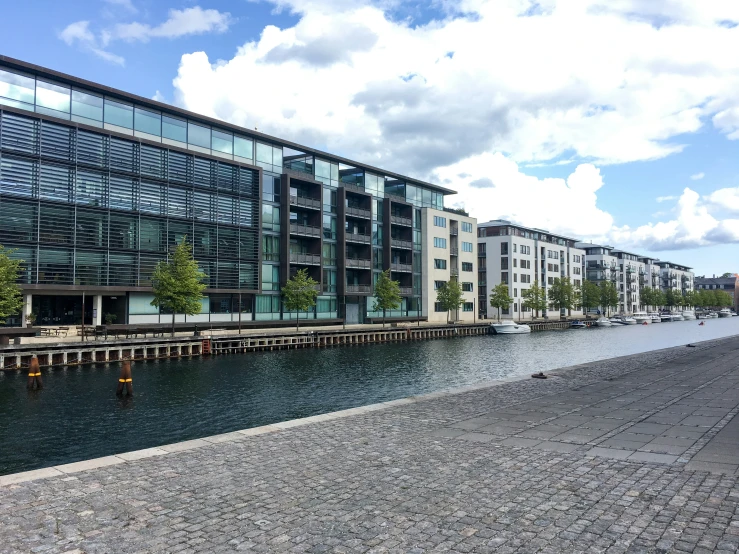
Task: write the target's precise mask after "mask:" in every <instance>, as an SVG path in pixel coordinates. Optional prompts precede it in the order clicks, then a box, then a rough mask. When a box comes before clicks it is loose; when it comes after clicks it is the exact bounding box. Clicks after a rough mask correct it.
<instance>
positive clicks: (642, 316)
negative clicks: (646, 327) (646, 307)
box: [634, 312, 652, 325]
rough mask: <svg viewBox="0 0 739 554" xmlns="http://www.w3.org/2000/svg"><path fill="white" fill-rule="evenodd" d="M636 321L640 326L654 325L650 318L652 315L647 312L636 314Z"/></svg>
mask: <svg viewBox="0 0 739 554" xmlns="http://www.w3.org/2000/svg"><path fill="white" fill-rule="evenodd" d="M634 319H635V320H636V322H637V323H639V324H640V325H641V324H642V323H652V318H651V317H650V315H649V314H648V313H647V312H636V313H635V314H634Z"/></svg>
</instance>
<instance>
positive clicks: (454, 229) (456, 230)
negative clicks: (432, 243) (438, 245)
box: [449, 227, 459, 237]
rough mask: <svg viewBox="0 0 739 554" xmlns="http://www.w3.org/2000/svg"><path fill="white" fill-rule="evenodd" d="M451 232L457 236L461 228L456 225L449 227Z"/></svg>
mask: <svg viewBox="0 0 739 554" xmlns="http://www.w3.org/2000/svg"><path fill="white" fill-rule="evenodd" d="M449 234H450V235H451V236H453V237H456V236H457V235H458V234H459V229H457V228H456V227H451V228H450V229H449Z"/></svg>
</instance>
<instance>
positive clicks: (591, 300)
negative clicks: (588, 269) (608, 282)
mask: <svg viewBox="0 0 739 554" xmlns="http://www.w3.org/2000/svg"><path fill="white" fill-rule="evenodd" d="M580 300H581V303H582V307H583V310H585V312H586V313H587V311H588V310H589V309H590V308H596V307H598V306H599V305H600V288H599V287H598V285H597V283H594V282H593V281H584V282H583V284H582V290H581V291H580Z"/></svg>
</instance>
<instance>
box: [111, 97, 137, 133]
mask: <svg viewBox="0 0 739 554" xmlns="http://www.w3.org/2000/svg"><path fill="white" fill-rule="evenodd" d="M104 115H105V123H110V124H111V125H117V126H118V127H125V128H126V129H133V106H131V105H129V104H123V103H121V102H114V101H113V100H109V99H108V98H106V99H105V114H104Z"/></svg>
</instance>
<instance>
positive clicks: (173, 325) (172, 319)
mask: <svg viewBox="0 0 739 554" xmlns="http://www.w3.org/2000/svg"><path fill="white" fill-rule="evenodd" d="M172 336H173V337H174V310H172Z"/></svg>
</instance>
